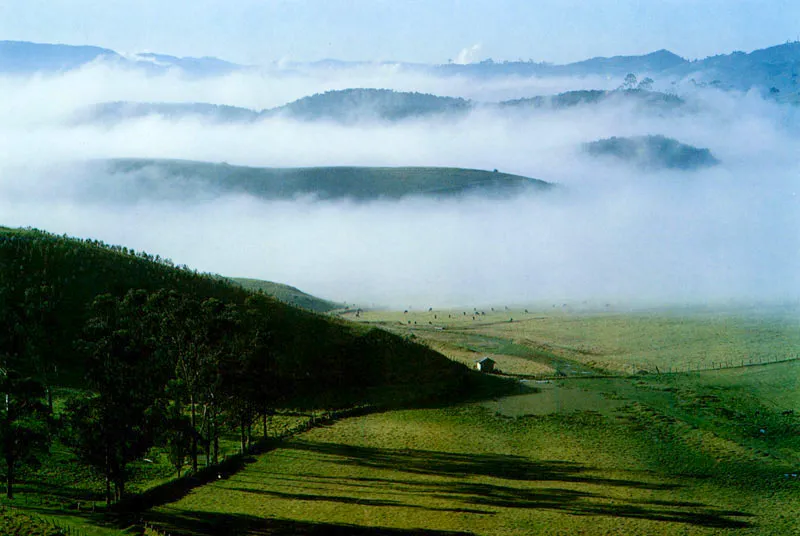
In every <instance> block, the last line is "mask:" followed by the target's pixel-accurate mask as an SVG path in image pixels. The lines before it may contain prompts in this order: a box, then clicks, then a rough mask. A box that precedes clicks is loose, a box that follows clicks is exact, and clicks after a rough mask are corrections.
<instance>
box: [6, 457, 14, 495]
mask: <svg viewBox="0 0 800 536" xmlns="http://www.w3.org/2000/svg"><path fill="white" fill-rule="evenodd" d="M6 497H8V498H9V499H13V498H14V459H13V458H11V457H6Z"/></svg>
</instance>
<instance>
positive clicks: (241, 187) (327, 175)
mask: <svg viewBox="0 0 800 536" xmlns="http://www.w3.org/2000/svg"><path fill="white" fill-rule="evenodd" d="M92 165H95V166H100V170H101V172H104V173H111V174H120V173H122V174H126V179H129V181H128V182H126V185H127V187H128V188H131V189H132V191H131V194H132V195H131V196H129V197H132V196H147V195H157V196H159V197H164V195H168V194H167V193H169V192H171V195H179V196H181V197H184V198H185V197H186V196H189V197H191V196H194V195H196V196H202V195H204V194H208V193H209V192H211V193H214V194H223V193H241V194H249V195H253V196H256V197H260V198H263V199H293V198H295V197H298V196H314V197H316V198H318V199H345V198H349V199H354V200H357V201H368V200H373V199H380V198H387V199H399V198H402V197H407V196H430V197H452V196H458V195H463V194H467V193H473V192H474V193H479V194H482V195H498V196H504V195H513V194H517V193H520V192H522V191H524V190H525V189H535V190H547V189H549V188H551V187H552V185H551V184H549V183H547V182H544V181H540V180H536V179H530V178H527V177H521V176H519V175H510V174H507V173H500V172H491V171H482V170H477V169H461V168H434V167H397V168H384V167H316V168H257V167H245V166H231V165H228V164H224V163H223V164H212V163H208V162H196V161H188V160H155V159H117V160H106V161H98V162H94V163H93V164H92ZM176 184H179V185H180V186H181V187H180V188H175V185H176ZM165 192H167V193H165ZM186 192H190V193H188V194H187V193H186Z"/></svg>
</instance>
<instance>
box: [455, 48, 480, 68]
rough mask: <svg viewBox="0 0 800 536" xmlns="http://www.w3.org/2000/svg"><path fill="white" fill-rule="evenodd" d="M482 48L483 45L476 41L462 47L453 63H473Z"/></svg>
mask: <svg viewBox="0 0 800 536" xmlns="http://www.w3.org/2000/svg"><path fill="white" fill-rule="evenodd" d="M482 48H483V45H482V44H481V43H476V44H474V45H472V46H471V47H467V48H462V49H461V52H459V53H458V56H456V59H455V61H454V62H453V63H457V64H459V65H466V64H468V63H474V62H475V61H476V60H477V59H478V54H479V53H480V51H481V49H482Z"/></svg>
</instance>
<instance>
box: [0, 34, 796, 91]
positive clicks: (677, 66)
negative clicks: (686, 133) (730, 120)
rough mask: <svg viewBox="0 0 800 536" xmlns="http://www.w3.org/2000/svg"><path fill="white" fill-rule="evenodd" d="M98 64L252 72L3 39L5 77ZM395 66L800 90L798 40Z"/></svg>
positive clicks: (446, 72)
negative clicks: (695, 51)
mask: <svg viewBox="0 0 800 536" xmlns="http://www.w3.org/2000/svg"><path fill="white" fill-rule="evenodd" d="M93 61H107V62H114V63H117V64H119V65H123V66H126V67H133V68H139V69H144V70H146V71H148V72H163V71H165V70H169V69H178V70H181V71H183V72H185V73H187V74H189V75H194V76H217V75H221V74H226V73H230V72H234V71H237V70H242V69H251V68H254V67H252V66H244V65H239V64H235V63H231V62H227V61H224V60H221V59H218V58H210V57H204V58H191V57H187V58H180V57H176V56H169V55H165V54H155V53H142V54H134V55H122V54H119V53H117V52H115V51H113V50H110V49H106V48H100V47H92V46H71V45H53V44H39V43H29V42H23V41H0V73H14V74H30V73H36V72H57V71H65V70H70V69H75V68H78V67H81V66H83V65H86V64H87V63H90V62H93ZM363 65H373V64H370V63H365V62H344V61H338V60H323V61H318V62H312V63H294V64H281V65H277V64H275V65H272V66H264V67H268V68H272V69H289V70H304V69H327V70H335V69H348V68H352V67H357V66H363ZM393 65H396V66H398V68H401V69H406V70H409V71H425V72H428V73H432V74H437V75H442V76H450V75H466V76H472V77H495V76H507V75H517V76H538V77H547V76H567V77H569V76H590V75H599V76H610V77H614V78H620V77H623V76H625V75H626V74H627V73H634V74H637V75H645V74H646V75H648V76H651V77H653V78H656V77H657V79H658V80H661V81H664V80H669V81H690V80H693V81H694V82H695V83H697V84H707V85H712V86H716V87H720V88H723V89H738V90H748V89H750V88H753V87H756V88H761V89H763V90H767V91H768V90H769V89H771V88H775V89H776V90H777V91H779V92H784V93H786V92H788V93H792V94H795V93H797V92H798V86H797V84H798V80H797V76H798V71H800V42H798V41H795V42H791V43H786V44H782V45H777V46H773V47H769V48H765V49H761V50H756V51H753V52H750V53H745V52H733V53H730V54H721V55H717V56H712V57H708V58H705V59H702V60H695V61H691V60H687V59H685V58H682V57H680V56H678V55H676V54H673V53H672V52H670V51H668V50H659V51H656V52H651V53H649V54H645V55H641V56H614V57H611V58H605V57H598V58H591V59H587V60H584V61H579V62H575V63H569V64H566V65H553V64H549V63H537V62H533V61H527V62H523V61H512V62H509V61H504V62H495V61H492V60H490V59H488V60H484V61H482V62H479V63H470V64H465V65H461V64H454V63H450V64H444V65H424V64H415V63H403V62H395V63H393Z"/></svg>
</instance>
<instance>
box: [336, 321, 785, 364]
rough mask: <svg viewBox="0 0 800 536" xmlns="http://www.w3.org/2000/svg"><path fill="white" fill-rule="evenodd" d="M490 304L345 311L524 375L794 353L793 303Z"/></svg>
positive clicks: (733, 361)
mask: <svg viewBox="0 0 800 536" xmlns="http://www.w3.org/2000/svg"><path fill="white" fill-rule="evenodd" d="M497 309H498V310H496V311H492V310H491V308H485V309H481V310H478V311H477V314H476V312H475V311H476V310H475V309H471V310H470V309H459V310H440V311H417V312H414V311H410V312H408V313H402V312H386V311H366V312H363V313H361V314H360V315H359V317H358V318H355V316H354V315H353V314H349V315H346V316H347V317H348V318H351V319H355V320H360V321H362V322H368V323H374V324H376V325H380V326H383V327H384V328H386V329H389V330H391V331H395V332H399V333H410V334H413V335H414V336H415V337H418V338H419V339H421V340H423V341H426V342H427V343H428V344H429V345H430V346H431V347H433V348H435V349H437V350H439V351H441V352H442V353H444V354H445V355H448V356H449V357H451V358H453V359H456V360H458V361H462V362H465V363H468V364H471V363H472V362H474V361H475V360H476V359H479V358H480V357H483V356H484V355H491V356H492V358H493V359H496V361H497V362H498V365H499V368H500V369H501V370H503V371H504V372H508V373H512V374H523V375H525V374H546V373H548V372H549V373H553V372H555V371H556V370H561V371H564V372H566V373H570V372H571V373H575V374H581V373H583V372H586V371H587V370H594V371H601V372H608V373H623V374H632V373H637V372H639V371H647V372H655V371H656V367H658V368H659V370H660V371H667V370H669V369H676V368H680V369H686V368H695V369H696V368H712V367H713V366H719V365H720V364H727V365H738V364H741V363H747V362H750V361H760V360H765V361H774V360H781V359H787V358H793V357H799V356H800V315H798V314H797V312H796V311H793V310H789V311H786V310H764V311H742V310H733V311H726V310H719V311H682V312H669V311H659V312H642V313H615V312H595V313H577V314H576V313H564V312H545V313H540V312H534V311H533V310H531V312H526V311H525V310H522V309H516V310H506V309H504V308H502V310H500V309H501V308H497ZM581 365H582V367H581Z"/></svg>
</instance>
